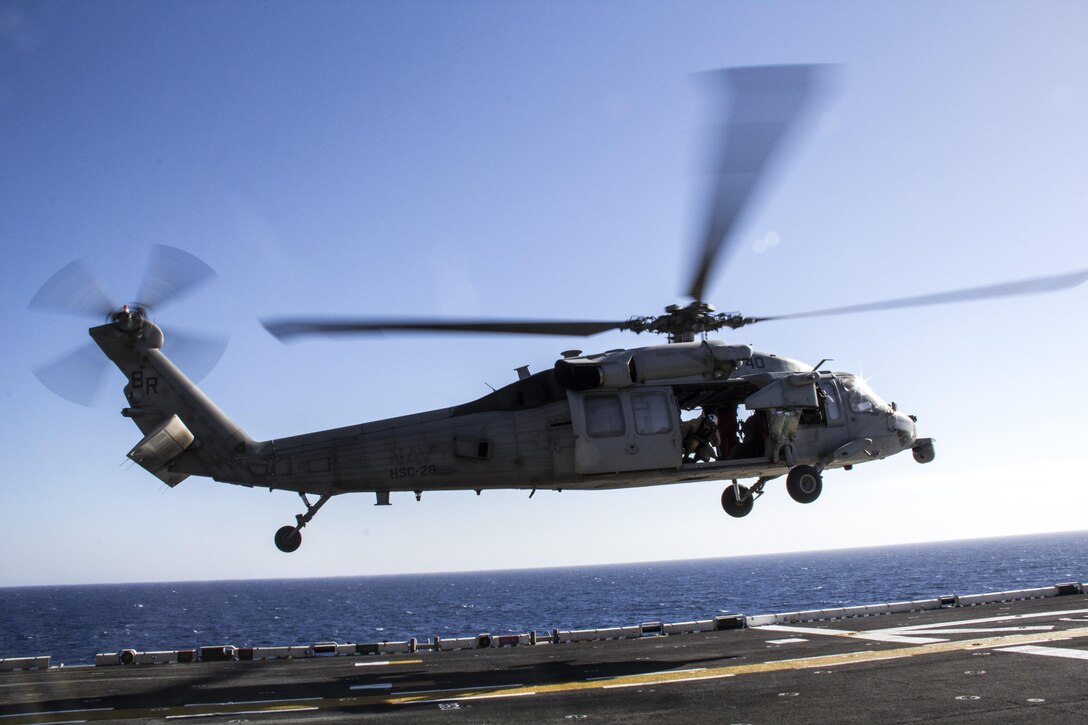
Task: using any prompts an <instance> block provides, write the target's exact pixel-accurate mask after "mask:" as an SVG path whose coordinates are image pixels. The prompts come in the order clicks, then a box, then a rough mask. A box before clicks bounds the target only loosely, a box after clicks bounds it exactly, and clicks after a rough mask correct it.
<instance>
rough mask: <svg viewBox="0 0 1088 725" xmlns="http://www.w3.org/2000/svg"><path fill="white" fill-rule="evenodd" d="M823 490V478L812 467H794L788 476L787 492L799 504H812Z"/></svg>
mask: <svg viewBox="0 0 1088 725" xmlns="http://www.w3.org/2000/svg"><path fill="white" fill-rule="evenodd" d="M823 490H824V480H823V476H821V475H820V472H819V471H817V470H816V469H815V468H813V467H812V466H794V467H793V468H791V469H790V472H789V475H787V476H786V491H788V492H789V494H790V498H792V499H793V500H794V501H796V502H797V503H812V502H813V501H815V500H816V499H818V498H819V497H820V492H821V491H823Z"/></svg>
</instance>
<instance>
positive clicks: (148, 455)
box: [90, 321, 932, 503]
mask: <svg viewBox="0 0 1088 725" xmlns="http://www.w3.org/2000/svg"><path fill="white" fill-rule="evenodd" d="M143 325H144V327H143V329H142V330H136V331H133V330H126V329H124V328H123V327H121V326H120V325H117V324H107V325H102V326H100V327H97V328H92V329H91V330H90V333H91V336H92V337H93V338H94V339H95V341H96V342H98V344H99V345H100V347H102V349H103V351H104V352H105V353H106V354H107V355H108V356H109V357H110V358H111V359H112V360H113V361H114V362H115V363H116V364H117V365H118V367H119V368H121V370H122V371H123V372H124V373H125V375H126V376H127V377H128V385H127V386H126V388H125V395H126V398H127V399H128V402H129V407H128V408H126V409H125V410H124V411H123V414H124V415H126V416H127V417H130V418H132V419H133V420H134V421H135V422H136V424H137V425H138V426H139V427H140V429H141V431H143V432H144V433H145V438H144V440H142V441H141V442H140V444H138V445H137V446H136V447H134V448H133V450H132V451H130V453H129V457H130V458H132V459H133V460H135V461H136V462H137V463H139V464H140V465H141V466H143V467H144V468H146V469H147V470H149V471H150V472H151V473H153V474H154V475H156V476H157V477H159V478H160V479H162V480H163V481H165V482H166V483H168V484H169V485H171V486H173V485H176V484H177V483H179V482H180V481H182V480H184V478H185V477H187V476H188V475H203V476H210V477H212V478H214V479H216V480H218V481H223V482H227V483H235V484H240V485H245V486H261V487H267V488H270V489H284V490H290V491H296V492H299V493H311V494H317V495H321V496H332V495H336V494H340V493H348V492H358V491H366V492H373V493H376V494H377V501H378V503H389V495H390V493H392V492H403V491H411V492H416V493H417V495H419V494H421V493H422V492H424V491H435V490H475V491H478V492H479V491H483V490H487V489H502V488H515V489H530V490H535V489H556V490H562V489H612V488H627V487H635V486H648V485H658V484H668V483H681V482H686V481H698V480H718V479H744V478H759V479H760V480H769V479H770V478H773V477H776V476H779V475H782V474H785V473H786V472H787V471H789V470H790V469H792V468H794V467H796V466H801V465H805V466H811V467H814V468H815V469H816V470H818V471H822V470H823V469H826V468H836V467H843V466H852V465H854V464H856V463H861V462H865V461H869V460H877V459H880V458H885V457H887V456H889V455H892V454H894V453H898V452H900V451H902V450H905V449H908V448H912V447H914V446H916V443H917V441H916V434H915V426H914V421H913V420H912V419H911V418H910V417H908V416H906V415H904V414H902V413H899V412H898V411H896V410H895V408H894V406H890V405H888V404H886V403H884V402H883V401H882V400H880V399H879V398H878V397H877V396H876V395H875V394H874V393H872V391H870V390H869V389H868V387H867V386H866V385H865V384H864V382H863V381H861V380H859V379H858V378H856V377H855V376H853V375H849V374H846V373H831V372H825V371H818V370H813V369H812V368H811V366H808V365H805V364H803V363H800V362H798V361H795V360H790V359H788V358H783V357H779V356H776V355H773V354H766V353H760V352H755V351H753V350H752V349H751V348H750V347H748V346H747V345H729V344H725V343H723V342H721V341H716V340H709V341H704V342H690V343H678V344H669V345H657V346H650V347H643V348H638V349H634V350H615V351H610V352H608V353H603V354H600V355H590V356H578V357H569V358H564V359H562V360H560V361H559V362H557V363H556V366H555V367H554V368H552V369H550V370H545V371H542V372H538V373H536V374H533V375H529V374H528V373H527V372H525V373H523V374H522V377H521V379H519V380H517V381H516V382H514V383H511V384H510V385H507V386H506V387H503V388H501V389H499V390H497V391H495V392H493V393H491V394H489V395H487V396H484V397H483V398H480V399H478V400H475V401H473V402H470V403H466V404H464V405H459V406H454V407H451V408H444V409H439V410H432V411H428V412H424V413H416V414H413V415H406V416H402V417H397V418H390V419H386V420H379V421H373V422H369V423H362V424H359V425H353V426H346V427H342V428H335V429H330V430H324V431H318V432H314V433H306V434H303V435H296V436H290V437H285V438H276V439H273V440H269V441H263V442H258V441H254V440H252V439H250V438H249V437H248V436H247V435H246V434H245V433H244V432H243V431H242V430H241V428H239V427H238V426H237V425H236V424H234V423H233V422H232V421H230V419H229V418H227V416H226V415H224V414H223V413H222V412H221V411H220V410H219V409H218V408H217V407H216V406H215V405H214V404H213V403H212V402H211V401H210V400H209V399H208V398H207V397H206V396H204V395H203V393H201V392H200V390H199V389H198V388H197V387H196V386H195V385H194V384H193V383H192V382H191V381H189V380H188V379H187V378H186V377H185V376H184V374H183V373H182V372H181V371H179V370H178V369H177V368H176V367H174V365H173V364H172V363H171V362H170V361H169V360H168V359H167V358H166V357H165V356H164V355H163V354H162V351H161V349H160V348H161V345H162V340H163V335H162V332H161V331H160V330H159V329H158V327H156V326H154V325H153V323H151V322H149V321H144V322H143ZM711 412H712V413H713V414H714V415H715V416H716V417H717V419H718V423H717V427H718V435H717V439H718V440H719V443H718V445H717V446H716V450H715V456H714V457H713V458H711V459H709V460H704V461H695V460H693V459H692V458H691V457H690V456H689V455H687V454H688V453H689V451H687V450H686V448H687V446H686V445H685V435H684V431H685V429H686V428H688V427H690V425H686V424H685V421H684V420H683V418H684V417H685V416H688V417H690V415H698V414H703V415H706V414H708V413H711ZM689 414H690V415H689ZM923 443H925V444H927V445H929V449H928V450H930V454H929V455H930V456H931V455H932V454H931V450H932V446H931V444H929V442H928V441H923ZM916 457H918V449H917V448H916Z"/></svg>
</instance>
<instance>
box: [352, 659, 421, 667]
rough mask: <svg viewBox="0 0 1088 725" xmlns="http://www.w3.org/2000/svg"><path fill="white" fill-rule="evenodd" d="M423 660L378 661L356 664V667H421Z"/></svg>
mask: <svg viewBox="0 0 1088 725" xmlns="http://www.w3.org/2000/svg"><path fill="white" fill-rule="evenodd" d="M421 664H423V660H379V661H378V662H356V663H355V666H356V667H386V666H388V665H421Z"/></svg>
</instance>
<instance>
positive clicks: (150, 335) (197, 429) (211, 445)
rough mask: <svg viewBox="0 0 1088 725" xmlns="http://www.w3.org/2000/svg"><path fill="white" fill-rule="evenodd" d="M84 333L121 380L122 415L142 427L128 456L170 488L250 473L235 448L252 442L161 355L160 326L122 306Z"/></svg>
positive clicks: (239, 479)
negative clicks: (196, 480)
mask: <svg viewBox="0 0 1088 725" xmlns="http://www.w3.org/2000/svg"><path fill="white" fill-rule="evenodd" d="M89 332H90V335H91V338H92V339H94V341H95V342H96V343H97V344H98V346H99V347H100V348H102V351H103V352H104V353H105V354H106V356H107V357H108V358H109V359H110V360H112V361H113V363H114V364H115V365H116V366H117V367H118V368H119V369H120V370H121V372H122V373H124V375H125V377H126V378H128V385H126V386H125V398H126V399H127V400H128V407H127V408H125V409H124V410H123V411H121V413H122V415H124V416H125V417H127V418H131V419H132V420H133V422H134V423H136V426H137V427H138V428H139V429H140V431H141V432H143V433H144V438H143V440H141V441H140V443H138V444H137V445H136V446H135V447H134V448H133V449H132V450H131V451H130V452H129V454H128V456H129V458H131V459H132V460H133V461H135V462H136V463H138V464H139V465H140V466H142V467H143V468H145V469H147V470H148V471H150V472H151V473H152V474H153V475H155V476H156V477H157V478H159V479H160V480H162V481H163V482H165V483H166V484H167V485H170V486H176V485H177V484H178V483H181V481H183V480H185V479H186V478H187V477H188V476H190V475H198V476H210V477H212V478H215V479H219V480H224V481H236V482H245V481H247V480H248V479H250V478H251V476H250V475H248V472H247V471H246V470H245V469H244V466H243V464H242V462H241V461H240V460H239V458H238V454H244V453H247V452H249V453H253V452H254V451H255V448H256V444H255V443H254V442H253V440H252V439H251V438H250V437H249V436H247V435H246V434H245V432H244V431H243V430H242V429H241V428H240V427H239V426H238V425H237V424H236V423H234V421H232V420H231V419H230V418H228V417H227V416H226V415H225V414H224V413H223V411H221V410H220V409H219V408H218V407H217V406H216V405H215V403H213V402H212V401H211V400H210V399H209V398H208V397H207V396H206V395H204V393H203V392H201V390H200V389H199V388H198V387H197V386H196V384H195V383H193V382H192V381H191V380H190V379H189V378H188V377H186V376H185V374H184V373H182V372H181V371H180V370H179V369H178V368H177V367H176V366H175V365H174V364H173V363H172V362H171V361H170V360H169V359H168V358H167V357H166V356H165V355H163V353H162V349H161V348H162V343H163V333H162V330H160V329H159V328H158V327H157V326H156V325H155V324H154V323H152V322H151V321H150V320H147V319H146V318H145V317H144V316H143V314H142V311H140V310H134V311H129V310H128V309H125V310H123V311H122V312H119V313H117V314H115V315H114V318H113V320H112V321H111V322H109V323H107V324H105V325H100V326H98V327H92V328H91V329H90V330H89Z"/></svg>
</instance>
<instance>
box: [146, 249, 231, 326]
mask: <svg viewBox="0 0 1088 725" xmlns="http://www.w3.org/2000/svg"><path fill="white" fill-rule="evenodd" d="M215 277H216V274H215V271H214V270H212V268H211V267H209V266H208V265H207V264H205V263H204V261H203V260H201V259H199V258H198V257H195V256H193V255H192V254H189V253H188V252H185V251H183V250H181V249H177V248H175V247H167V246H166V245H163V244H156V245H154V246H153V247H152V248H151V260H150V261H149V262H148V264H147V271H146V272H144V279H143V283H142V284H141V285H140V291H139V292H138V293H137V295H136V302H137V303H138V304H140V305H143V306H144V307H148V308H152V309H156V310H158V309H161V308H162V307H163V305H166V304H168V303H170V302H173V301H174V300H176V299H178V298H180V297H183V296H184V295H186V294H188V293H189V292H191V291H192V290H194V289H196V288H197V287H199V286H200V285H202V284H204V283H205V282H208V281H209V280H212V279H214V278H215Z"/></svg>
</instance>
